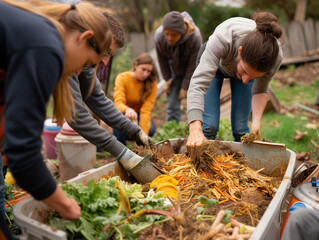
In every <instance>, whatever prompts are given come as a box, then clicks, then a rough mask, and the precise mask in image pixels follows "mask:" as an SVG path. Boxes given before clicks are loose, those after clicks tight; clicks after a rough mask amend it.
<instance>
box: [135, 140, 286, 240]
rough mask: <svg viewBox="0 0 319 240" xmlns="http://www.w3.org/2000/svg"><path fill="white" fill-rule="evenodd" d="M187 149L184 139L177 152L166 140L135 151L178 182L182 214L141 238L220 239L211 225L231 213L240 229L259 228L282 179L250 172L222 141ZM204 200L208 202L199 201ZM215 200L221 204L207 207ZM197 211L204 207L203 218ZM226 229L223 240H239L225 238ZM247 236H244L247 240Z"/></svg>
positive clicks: (242, 161) (244, 158)
mask: <svg viewBox="0 0 319 240" xmlns="http://www.w3.org/2000/svg"><path fill="white" fill-rule="evenodd" d="M183 146H185V140H180V141H179V142H178V143H177V144H176V145H175V146H174V147H173V148H172V147H171V146H170V143H169V141H167V142H166V143H164V144H162V147H161V148H158V149H157V150H155V151H154V150H153V151H151V152H150V150H146V149H143V148H136V149H135V151H136V152H137V153H138V154H139V155H146V154H148V153H152V156H153V158H152V159H151V160H152V161H153V162H154V163H155V164H156V166H157V167H158V168H159V169H161V170H162V171H163V173H164V174H167V175H169V176H171V177H173V178H175V179H176V180H177V181H178V186H179V201H178V204H179V205H180V207H181V209H182V214H180V216H179V217H178V218H175V219H173V220H172V221H169V222H165V223H164V224H163V226H162V227H161V226H159V225H153V226H152V227H150V228H148V229H146V230H145V231H144V232H143V233H141V234H140V237H139V239H215V238H217V237H221V235H220V234H219V235H218V236H217V235H216V234H217V232H218V231H216V224H217V225H218V223H212V221H213V220H214V219H215V217H216V218H217V216H218V215H219V214H221V212H225V211H229V210H230V211H231V212H232V219H231V220H232V221H238V222H239V223H238V222H237V226H240V225H241V224H242V225H249V226H256V225H257V224H258V222H259V220H260V219H261V217H262V215H263V214H264V212H265V210H266V209H267V207H268V205H269V203H270V201H271V199H272V198H273V196H274V194H275V190H276V189H277V188H278V187H279V185H280V179H275V178H272V177H268V176H264V175H262V171H263V169H259V170H256V171H254V170H253V169H251V168H249V167H248V166H247V165H246V162H247V159H246V157H245V156H244V155H243V154H242V153H241V152H234V151H232V150H231V149H230V147H229V146H227V145H223V144H222V143H221V142H218V141H213V142H207V143H205V144H203V145H202V146H199V147H198V146H197V147H193V148H188V149H187V150H186V151H185V148H184V147H183ZM181 148H182V149H181ZM183 148H184V149H183ZM147 187H149V186H146V188H147ZM201 198H204V199H206V200H205V201H200V199H201ZM211 199H214V200H217V201H216V202H217V204H215V205H214V206H212V207H209V208H208V205H207V204H205V203H206V202H207V200H211ZM203 203H204V204H203ZM199 207H204V210H205V211H204V214H203V213H202V212H200V211H198V208H199ZM196 210H197V211H196ZM199 213H200V214H199ZM235 219H236V220H235ZM196 220H198V221H197V222H196V224H195V222H194V221H196ZM203 220H206V221H203ZM207 220H210V221H207ZM214 224H215V226H212V225H214ZM225 226H226V225H225ZM225 226H224V227H223V231H221V232H222V233H223V234H224V235H222V237H224V238H225V239H238V238H235V237H232V238H231V236H232V235H233V234H234V233H230V234H228V235H229V237H230V238H226V237H227V235H226V230H225ZM232 226H234V224H232ZM234 229H235V228H233V229H232V230H231V231H235V230H234ZM212 230H213V231H212ZM213 232H214V233H215V234H213V235H212V233H213ZM242 233H243V232H242ZM235 235H236V234H235ZM249 236H250V235H249V234H248V235H247V234H246V237H247V239H248V238H249ZM224 238H223V239H224Z"/></svg>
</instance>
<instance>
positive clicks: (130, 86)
mask: <svg viewBox="0 0 319 240" xmlns="http://www.w3.org/2000/svg"><path fill="white" fill-rule="evenodd" d="M156 79H157V71H156V68H155V64H154V60H153V58H152V57H151V56H150V55H149V54H148V53H142V54H140V55H139V56H138V57H137V58H136V59H135V60H134V62H133V68H132V69H131V70H130V71H127V72H123V73H120V74H119V75H118V76H117V77H116V79H115V86H114V104H115V106H116V107H117V108H118V109H119V110H120V111H121V112H122V113H123V114H124V115H125V116H126V117H127V118H128V119H130V120H131V121H132V122H136V123H137V124H138V125H139V126H140V128H141V129H142V130H143V131H144V132H145V133H146V134H148V135H149V136H150V137H151V136H153V135H154V133H155V125H154V123H153V121H152V119H151V112H152V109H153V107H154V103H155V100H156V91H157V83H156ZM113 134H114V135H115V136H116V138H117V139H118V141H120V142H122V143H123V144H124V145H126V139H127V136H126V135H125V134H123V133H120V132H118V131H117V130H115V129H114V130H113Z"/></svg>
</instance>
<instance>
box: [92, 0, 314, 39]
mask: <svg viewBox="0 0 319 240" xmlns="http://www.w3.org/2000/svg"><path fill="white" fill-rule="evenodd" d="M297 1H298V0H281V1H278V0H246V1H245V2H246V4H245V5H244V7H240V8H235V7H222V6H217V5H215V3H214V1H212V0H94V1H92V0H91V2H93V3H94V4H95V5H98V6H101V7H104V8H108V9H110V11H111V12H112V14H113V15H114V16H115V17H117V18H118V19H119V20H120V21H121V23H122V25H123V27H124V29H125V31H126V32H144V33H151V32H154V31H155V30H156V28H157V27H158V26H160V25H161V21H162V18H163V16H164V15H165V14H166V13H167V12H169V11H173V10H176V11H180V12H182V11H187V12H188V13H190V14H191V16H192V17H193V19H194V22H195V23H196V25H197V26H198V27H199V28H200V29H201V31H202V35H203V38H204V40H207V39H208V37H209V36H210V35H211V34H212V33H213V31H214V29H215V28H216V26H217V25H218V24H220V23H221V22H223V21H224V20H226V19H228V18H230V17H236V16H240V17H248V18H249V17H251V15H252V13H253V12H254V11H255V10H259V11H269V12H272V13H273V14H275V15H276V16H278V18H279V22H280V24H281V25H287V24H288V23H289V22H290V21H292V20H293V19H294V15H295V13H296V6H297ZM306 4H307V7H306V14H305V19H307V18H313V19H314V20H319V1H318V0H306Z"/></svg>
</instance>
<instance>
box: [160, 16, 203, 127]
mask: <svg viewBox="0 0 319 240" xmlns="http://www.w3.org/2000/svg"><path fill="white" fill-rule="evenodd" d="M201 43H202V37H201V34H200V30H199V29H198V27H196V25H195V23H194V21H193V19H192V17H191V16H190V15H189V14H188V13H187V12H182V13H180V12H177V11H172V12H169V13H167V14H166V15H165V16H164V18H163V22H162V25H161V26H160V27H159V28H158V29H157V30H156V32H155V47H156V53H157V58H158V62H159V65H160V69H161V72H162V76H163V78H164V80H165V87H164V88H165V92H166V95H167V109H166V121H176V122H179V121H180V118H181V114H182V112H181V109H186V96H187V90H188V86H189V82H190V78H191V76H192V74H193V72H194V70H195V66H196V57H197V53H198V51H199V49H200V46H201Z"/></svg>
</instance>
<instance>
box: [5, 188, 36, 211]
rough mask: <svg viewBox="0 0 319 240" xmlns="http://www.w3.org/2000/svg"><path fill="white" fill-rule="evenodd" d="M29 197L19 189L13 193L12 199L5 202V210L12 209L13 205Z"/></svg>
mask: <svg viewBox="0 0 319 240" xmlns="http://www.w3.org/2000/svg"><path fill="white" fill-rule="evenodd" d="M29 196H30V194H29V193H27V192H26V191H24V190H23V189H22V188H20V189H19V190H17V191H15V192H13V199H11V200H6V201H5V208H8V207H12V206H13V205H15V204H17V203H19V202H21V201H22V200H24V199H26V198H27V197H29Z"/></svg>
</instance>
